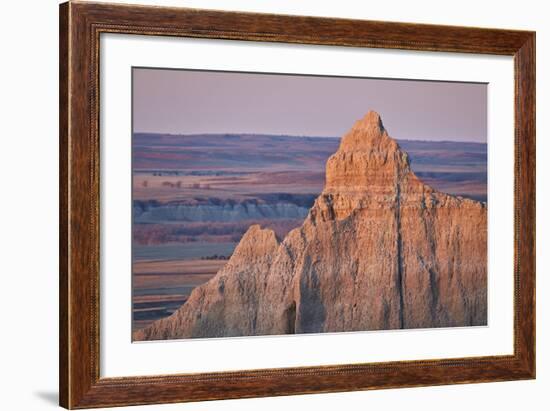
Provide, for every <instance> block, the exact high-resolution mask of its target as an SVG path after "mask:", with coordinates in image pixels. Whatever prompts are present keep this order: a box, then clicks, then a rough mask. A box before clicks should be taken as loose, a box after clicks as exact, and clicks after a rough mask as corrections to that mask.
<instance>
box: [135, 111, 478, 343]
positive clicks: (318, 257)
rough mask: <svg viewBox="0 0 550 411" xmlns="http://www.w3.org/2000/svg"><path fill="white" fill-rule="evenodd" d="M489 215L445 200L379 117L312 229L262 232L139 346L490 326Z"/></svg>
mask: <svg viewBox="0 0 550 411" xmlns="http://www.w3.org/2000/svg"><path fill="white" fill-rule="evenodd" d="M486 322H487V209H486V206H485V204H484V203H480V202H477V201H474V200H469V199H464V198H461V197H454V196H451V195H447V194H443V193H439V192H437V191H435V190H433V189H432V188H430V187H429V186H427V185H425V184H423V183H422V181H420V180H419V179H418V178H417V177H416V176H415V174H414V173H413V172H412V171H411V168H410V164H409V159H408V156H407V153H405V152H403V151H402V150H401V149H400V148H399V145H398V144H397V143H396V142H395V140H393V139H392V138H391V137H390V136H389V135H388V133H387V131H386V130H385V129H384V126H383V124H382V121H381V119H380V116H379V115H378V114H377V113H375V112H372V111H371V112H369V113H368V114H367V115H366V116H365V117H364V118H362V119H361V120H359V121H357V122H356V123H355V125H354V126H353V128H352V129H351V130H350V131H349V132H348V133H347V134H346V135H345V136H344V137H343V138H342V141H341V143H340V147H339V149H338V151H337V152H336V153H335V154H333V155H332V156H331V157H330V158H329V160H328V162H327V166H326V184H325V189H324V191H323V192H322V193H321V195H320V196H319V197H318V198H317V199H316V201H315V204H314V205H313V207H312V208H311V210H310V211H309V214H308V216H307V217H306V219H305V221H304V223H303V225H302V226H301V227H299V228H296V229H294V230H292V231H291V232H290V233H289V234H288V235H287V236H286V238H285V239H284V240H283V241H281V242H279V241H278V240H277V238H276V237H275V234H274V233H273V232H272V231H271V230H264V229H261V228H260V227H259V226H257V225H255V226H252V227H250V229H249V230H248V231H247V232H246V234H245V235H244V236H243V238H242V240H241V242H240V243H239V245H238V246H237V248H236V250H235V252H234V254H233V256H232V257H231V259H230V260H229V261H228V263H227V264H226V265H225V266H224V267H223V268H222V269H221V270H220V271H219V272H218V274H217V275H216V276H215V277H214V278H212V279H211V280H210V281H209V282H207V283H205V284H204V285H202V286H200V287H197V288H196V289H195V290H193V292H192V293H191V295H190V297H189V299H188V301H187V302H186V303H185V304H184V305H182V306H181V307H180V308H179V309H178V310H177V311H176V312H175V313H174V314H172V315H171V316H170V317H167V318H165V319H161V320H158V321H156V322H154V323H153V324H151V325H150V326H149V327H147V328H145V329H143V330H139V331H137V332H136V333H135V335H134V338H135V339H136V340H154V339H171V338H189V337H229V336H247V335H265V334H288V333H319V332H341V331H360V330H381V329H396V328H431V327H454V326H473V325H485V324H486Z"/></svg>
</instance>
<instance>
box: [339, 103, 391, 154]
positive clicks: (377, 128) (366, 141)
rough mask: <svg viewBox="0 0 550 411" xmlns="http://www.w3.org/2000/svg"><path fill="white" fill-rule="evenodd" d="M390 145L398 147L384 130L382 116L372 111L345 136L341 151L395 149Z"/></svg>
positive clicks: (358, 121)
mask: <svg viewBox="0 0 550 411" xmlns="http://www.w3.org/2000/svg"><path fill="white" fill-rule="evenodd" d="M392 142H393V144H392ZM388 145H395V146H397V144H396V143H395V142H394V141H393V139H391V138H390V136H389V135H388V133H387V131H386V129H385V128H384V124H383V123H382V118H381V117H380V115H379V114H378V113H377V112H375V111H372V110H371V111H369V112H368V113H367V114H365V116H364V117H363V118H361V119H360V120H357V121H356V122H355V124H354V125H353V127H352V128H351V130H350V131H348V132H347V133H346V135H344V137H343V138H342V142H341V143H340V149H339V151H370V150H372V149H387V148H394V147H389V146H388Z"/></svg>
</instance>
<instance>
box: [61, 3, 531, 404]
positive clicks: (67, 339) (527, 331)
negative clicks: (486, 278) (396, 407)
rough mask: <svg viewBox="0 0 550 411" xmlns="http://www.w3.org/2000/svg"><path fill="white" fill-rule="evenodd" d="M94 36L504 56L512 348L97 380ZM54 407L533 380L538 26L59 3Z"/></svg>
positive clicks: (96, 56)
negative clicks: (511, 170)
mask: <svg viewBox="0 0 550 411" xmlns="http://www.w3.org/2000/svg"><path fill="white" fill-rule="evenodd" d="M101 33H126V34H135V35H155V36H174V37H199V38H209V39H230V40H254V41H270V42H286V43H300V44H317V45H332V46H354V47H369V48H386V49H404V50H420V51H432V52H461V53H483V54H494V55H505V56H513V58H514V65H515V66H514V71H515V103H514V110H515V181H514V182H513V183H512V182H511V181H510V184H514V186H515V190H514V191H515V199H514V201H515V203H514V207H515V221H514V226H515V239H514V250H515V255H514V261H515V263H514V273H515V274H514V284H515V294H514V354H513V355H506V356H486V357H475V358H460V359H441V360H419V361H399V362H385V363H373V364H359V365H358V364H353V365H346V364H340V365H335V366H319V367H299V368H283V369H269V370H242V371H238V372H212V373H202V374H178V375H164V376H160V377H159V376H155V377H124V378H100V372H99V371H100V370H99V352H100V348H101V347H100V339H99V300H100V294H99V253H100V250H99V244H100V240H99V230H100V221H99V207H100V206H99V196H100V191H99V167H100V165H99V141H100V140H99V121H100V118H99V55H100V54H99V49H100V34H101ZM59 48H60V90H59V93H60V117H59V124H60V278H59V284H60V368H59V369H60V374H59V375H60V388H59V389H60V405H62V406H63V407H66V408H70V409H72V408H90V407H106V406H123V405H137V404H153V403H173V402H184V401H202V400H214V399H224V398H248V397H262V396H275V395H292V394H305V393H321V392H337V391H354V390H367V389H381V388H398V387H415V386H426V385H442V384H463V383H477V382H490V381H506V380H520V379H532V378H535V33H534V32H528V31H512V30H495V29H483V28H466V27H448V26H435V25H421V24H405V23H388V22H379V21H358V20H345V19H330V18H315V17H297V16H279V15H269V14H253V13H232V12H220V11H206V10H196V9H184V8H165V7H149V6H130V5H111V4H94V3H80V2H69V3H64V4H62V5H61V6H60V43H59Z"/></svg>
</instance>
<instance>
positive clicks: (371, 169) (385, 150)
mask: <svg viewBox="0 0 550 411" xmlns="http://www.w3.org/2000/svg"><path fill="white" fill-rule="evenodd" d="M410 173H411V171H410V163H409V158H408V155H407V153H406V152H404V151H402V150H401V148H400V147H399V144H397V142H396V141H395V140H394V139H393V138H391V137H390V136H389V135H388V132H387V131H386V129H385V128H384V125H383V123H382V119H381V118H380V115H379V114H378V113H376V112H375V111H369V112H368V113H367V114H366V115H365V116H364V117H363V118H362V119H360V120H358V121H356V122H355V125H354V126H353V127H352V128H351V130H350V131H348V132H347V133H346V134H345V135H344V137H343V138H342V142H341V143H340V147H339V149H338V151H337V152H336V153H334V154H333V155H332V156H331V157H330V158H329V160H328V161H327V168H326V185H325V192H338V193H344V192H349V191H350V189H351V190H353V191H363V192H366V191H369V192H388V191H394V190H395V187H396V184H397V183H398V182H400V181H401V179H402V177H404V176H406V175H408V174H410ZM411 177H413V176H412V174H411Z"/></svg>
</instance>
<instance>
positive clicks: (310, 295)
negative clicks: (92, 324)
mask: <svg viewBox="0 0 550 411" xmlns="http://www.w3.org/2000/svg"><path fill="white" fill-rule="evenodd" d="M132 94H133V97H132V99H133V101H132V105H133V124H132V210H133V211H132V213H133V215H132V271H133V272H132V330H133V341H151V340H169V339H185V338H220V337H242V336H260V335H285V334H304V333H334V332H350V331H374V330H394V329H413V328H439V327H470V326H484V325H487V84H485V83H462V82H441V81H437V82H436V81H424V80H400V79H377V78H354V77H338V76H313V75H296V74H270V73H247V72H221V71H204V70H179V69H178V70H176V69H161V68H139V67H135V68H133V69H132Z"/></svg>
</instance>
